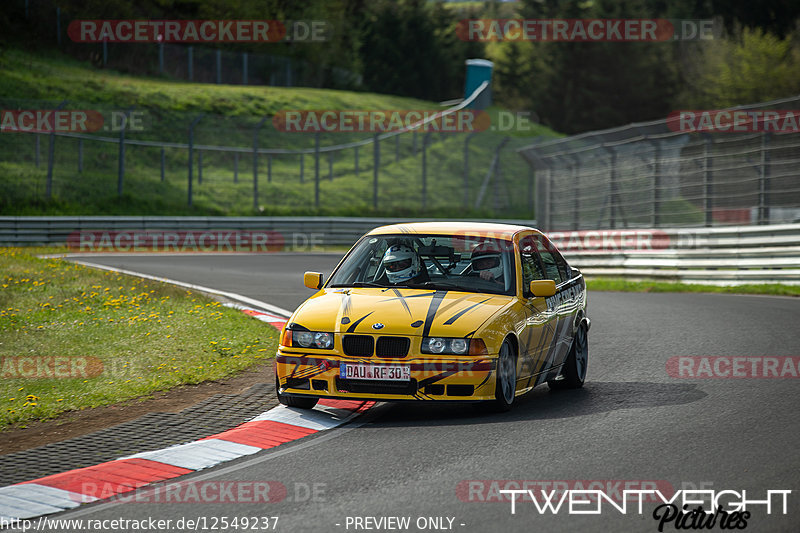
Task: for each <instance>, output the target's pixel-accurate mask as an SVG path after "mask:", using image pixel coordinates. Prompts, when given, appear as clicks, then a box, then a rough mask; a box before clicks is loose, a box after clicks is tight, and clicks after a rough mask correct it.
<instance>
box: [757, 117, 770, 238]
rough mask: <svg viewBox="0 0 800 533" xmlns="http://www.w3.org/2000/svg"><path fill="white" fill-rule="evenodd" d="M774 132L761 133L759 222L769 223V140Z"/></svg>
mask: <svg viewBox="0 0 800 533" xmlns="http://www.w3.org/2000/svg"><path fill="white" fill-rule="evenodd" d="M771 138H772V134H771V133H770V132H768V131H765V132H764V133H762V134H761V168H760V171H759V174H758V223H759V224H769V218H770V217H769V189H770V183H769V181H770V176H769V175H770V168H769V166H770V165H769V152H768V151H767V150H768V149H769V141H770V139H771Z"/></svg>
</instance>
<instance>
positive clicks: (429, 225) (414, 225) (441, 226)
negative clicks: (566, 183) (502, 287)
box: [368, 222, 539, 239]
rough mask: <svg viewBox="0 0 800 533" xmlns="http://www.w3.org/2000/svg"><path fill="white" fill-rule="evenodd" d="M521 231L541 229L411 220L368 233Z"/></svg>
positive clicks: (503, 235) (502, 235)
mask: <svg viewBox="0 0 800 533" xmlns="http://www.w3.org/2000/svg"><path fill="white" fill-rule="evenodd" d="M521 231H537V232H538V231H539V230H537V229H535V228H531V227H529V226H518V225H514V224H494V223H491V222H410V223H408V224H391V225H389V226H381V227H379V228H375V229H373V230H372V231H370V232H369V233H368V235H385V234H393V233H417V234H434V235H448V234H453V233H456V234H457V233H459V232H466V233H468V234H472V233H479V234H484V233H488V234H491V235H492V236H493V237H494V238H498V239H510V238H512V237H513V236H514V235H515V234H516V233H519V232H521Z"/></svg>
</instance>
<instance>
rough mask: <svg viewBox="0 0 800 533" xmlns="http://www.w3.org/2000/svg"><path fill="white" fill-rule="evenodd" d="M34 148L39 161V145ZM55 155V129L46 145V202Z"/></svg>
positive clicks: (63, 103) (51, 193)
mask: <svg viewBox="0 0 800 533" xmlns="http://www.w3.org/2000/svg"><path fill="white" fill-rule="evenodd" d="M66 103H67V101H66V100H64V101H63V102H61V103H60V104H58V107H56V111H58V110H59V109H61V108H62V107H64V106H65V105H66ZM123 131H124V126H123ZM36 140H37V141H38V140H39V137H38V136H37V137H36ZM36 148H37V150H36V152H37V158H36V159H37V160H38V159H39V158H38V152H39V150H38V148H39V144H38V143H37V144H36ZM55 155H56V129H55V128H53V131H51V132H50V143H49V144H48V147H47V185H46V193H45V195H46V197H47V199H48V200H49V199H50V198H51V197H52V196H53V165H54V164H55ZM37 166H38V163H37ZM120 194H121V193H120Z"/></svg>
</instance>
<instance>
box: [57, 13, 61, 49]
mask: <svg viewBox="0 0 800 533" xmlns="http://www.w3.org/2000/svg"><path fill="white" fill-rule="evenodd" d="M56 42H57V43H58V46H61V8H60V7H56Z"/></svg>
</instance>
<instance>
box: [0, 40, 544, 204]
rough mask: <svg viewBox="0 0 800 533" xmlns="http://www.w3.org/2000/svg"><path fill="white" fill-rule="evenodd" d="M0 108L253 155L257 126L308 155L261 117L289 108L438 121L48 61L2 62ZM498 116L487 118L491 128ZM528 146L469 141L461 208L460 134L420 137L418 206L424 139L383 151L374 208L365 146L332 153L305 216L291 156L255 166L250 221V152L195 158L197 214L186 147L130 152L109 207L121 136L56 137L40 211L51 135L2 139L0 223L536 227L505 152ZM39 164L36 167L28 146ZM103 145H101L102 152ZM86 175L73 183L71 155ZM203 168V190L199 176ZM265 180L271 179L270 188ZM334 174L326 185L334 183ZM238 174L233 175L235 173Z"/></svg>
mask: <svg viewBox="0 0 800 533" xmlns="http://www.w3.org/2000/svg"><path fill="white" fill-rule="evenodd" d="M0 69H2V71H3V76H2V78H0V108H2V109H52V108H55V107H56V106H57V105H58V104H59V103H60V102H61V101H63V100H67V103H66V104H65V106H64V108H65V109H91V110H97V111H100V112H101V113H103V114H104V116H106V117H109V116H110V114H111V113H112V112H113V111H116V112H117V113H120V112H121V111H123V110H127V109H133V111H134V112H135V113H138V114H139V115H138V116H139V117H140V118H141V119H142V121H141V125H142V127H141V128H140V129H138V130H137V131H129V132H126V139H129V140H135V141H149V142H168V143H184V144H185V143H187V142H188V131H189V124H190V123H191V122H192V120H194V119H195V118H197V117H198V116H200V115H201V114H202V115H203V116H202V118H201V119H200V120H199V121H198V122H197V125H196V128H195V132H194V142H195V144H196V145H199V146H201V147H202V146H215V147H228V148H231V147H246V148H249V147H252V146H253V136H254V131H255V128H256V125H257V124H258V122H259V121H260V120H262V119H263V118H264V117H267V118H266V121H265V123H264V125H263V127H262V128H261V129H260V130H259V134H258V145H259V147H261V148H281V149H285V150H289V151H291V150H301V149H310V148H312V147H313V146H314V142H315V139H314V135H313V134H302V133H284V132H280V131H278V130H277V129H275V127H274V126H273V125H272V123H271V121H270V118H269V117H271V116H272V115H273V114H275V113H276V112H278V111H280V110H289V109H316V110H322V109H334V110H343V109H354V110H412V109H413V110H441V109H443V107H442V106H440V105H439V104H438V103H435V102H426V101H421V100H415V99H411V98H403V97H397V96H390V95H379V94H372V93H358V92H349V91H333V90H321V89H308V88H282V87H254V86H230V85H211V84H192V83H187V82H182V81H172V80H167V79H163V78H140V77H133V76H128V75H123V74H119V73H116V72H112V71H108V70H102V69H97V68H94V67H92V66H91V65H88V64H84V63H80V62H77V61H75V60H73V59H71V58H67V57H66V56H63V55H59V54H57V53H56V52H53V53H52V54H50V55H48V56H44V55H34V54H30V53H27V52H23V51H20V50H7V51H5V52H4V53H3V55H1V56H0ZM501 111H502V110H499V109H490V110H489V114H490V115H492V116H493V118H496V117H497V113H499V112H501ZM505 135H510V136H511V138H510V140H509V141H507V143H506V145H505V148H504V150H503V152H502V157H501V159H500V167H501V172H502V174H501V175H502V180H500V181H498V180H497V178H496V177H495V178H493V180H494V181H491V182H488V183H487V184H486V186H484V194H483V200H482V202H481V203H480V205H478V206H476V205H475V204H476V200H477V197H478V194H479V191H480V190H481V188H482V185H483V183H484V181H485V180H486V176H487V174H488V172H489V169H490V167H491V163H492V159H493V155H494V149H495V147H496V146H498V145H499V144H500V143H501V141H503V139H504V137H505ZM537 135H545V136H552V135H554V133H553V132H551V131H550V130H548V129H547V128H544V127H542V126H539V125H532V126H531V127H530V128H529V129H528V130H526V131H515V132H513V133H509V132H500V131H486V132H483V133H479V134H476V135H474V136H473V137H472V138H470V140H469V144H468V152H469V153H468V157H469V162H470V172H469V175H468V176H467V180H468V204H465V203H464V162H463V161H464V146H465V141H466V137H467V136H466V134H461V133H459V134H439V133H432V134H430V135H429V136H428V148H427V152H426V160H427V171H426V173H425V174H426V175H425V178H426V184H425V186H424V187H425V190H426V194H424V195H423V176H422V153H423V152H422V140H423V136H424V134H423V133H418V134H417V135H413V134H411V133H406V134H403V135H401V136H399V138H398V139H389V140H385V141H383V142H381V144H380V150H381V157H380V169H379V188H378V191H379V206H378V209H377V210H375V209H373V207H372V195H373V188H372V187H373V168H372V166H373V146H372V145H368V146H363V147H361V148H360V149H359V150H358V172H357V171H356V151H355V150H354V149H348V150H344V151H340V152H336V153H334V155H333V160H332V161H331V160H330V159H329V156H328V155H327V154H323V157H322V158H321V160H320V176H321V181H320V206H319V207H315V206H314V183H313V182H314V158H313V156H312V155H305V156H304V157H302V159H303V162H302V173H301V162H300V160H301V156H299V155H297V154H285V155H274V156H272V157H271V158H268V157H267V156H265V155H261V156H259V159H258V170H259V172H258V175H259V179H258V188H259V195H258V204H259V209H253V157H252V153H241V154H239V155H238V156H237V155H236V153H234V152H231V151H228V152H220V151H211V150H202V149H200V150H197V149H196V150H195V160H194V161H195V162H194V169H193V174H194V180H195V181H194V183H193V206H192V207H189V206H188V205H187V203H188V202H187V181H188V180H187V176H188V168H187V165H188V153H187V150H186V149H185V148H178V147H170V146H167V147H166V148H164V154H163V157H164V163H165V165H164V167H165V175H164V180H163V181H162V180H161V172H160V168H161V158H162V154H161V148H160V147H158V146H130V145H129V146H126V153H125V158H124V163H125V172H124V190H123V194H122V195H121V196H119V195H118V194H117V175H118V165H119V144H118V141H117V140H118V138H119V133H117V132H116V131H99V132H97V133H94V134H92V139H91V140H89V139H86V140H84V141H83V143H82V146H79V141H78V139H77V138H69V137H62V136H56V138H55V146H54V154H55V156H54V169H53V188H52V191H53V194H52V198H51V199H50V200H47V199H46V198H45V190H46V175H47V153H48V145H49V141H50V136H49V135H46V134H41V135H35V134H30V133H16V132H3V133H0V139H2V140H3V141H4V142H3V143H0V214H6V215H22V214H73V215H79V214H82V215H88V214H127V215H164V214H195V215H225V214H230V215H250V214H258V213H262V214H280V215H310V214H332V215H375V214H382V215H397V216H412V215H418V216H427V217H431V216H455V215H472V216H482V215H486V216H496V217H527V216H533V215H532V214H531V213H530V210H529V209H528V203H529V196H528V186H529V177H528V169H527V165H526V164H525V163H524V161H523V160H522V159H521V158H520V157H519V156H518V155H517V154H516V153H515V152H514V149H515V148H518V147H520V146H524V145H526V144H529V143H530V142H531V137H535V136H537ZM370 136H371V135H370V134H369V133H325V134H321V135H320V145H321V146H323V147H325V146H332V145H337V144H341V143H346V142H351V141H354V140H360V139H365V138H369V137H370ZM37 137H38V138H39V141H38V143H39V165H38V166H37V165H36V143H37V141H36V138H37ZM101 141H107V142H101ZM81 150H82V170H81V171H79V168H78V167H79V151H81ZM201 158H202V183H199V182H198V178H200V177H201V176H200V173H199V169H198V168H197V167H198V165H199V163H200V159H201ZM268 167H271V180H268ZM331 168H332V171H333V172H332V177H333V179H330V177H331V173H330V169H331ZM237 170H238V172H237Z"/></svg>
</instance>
